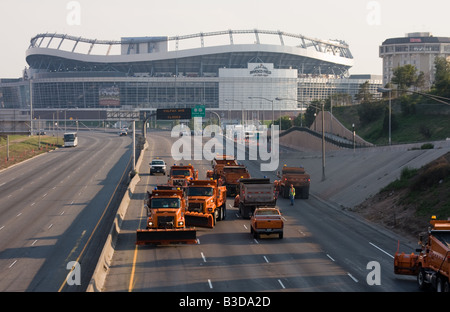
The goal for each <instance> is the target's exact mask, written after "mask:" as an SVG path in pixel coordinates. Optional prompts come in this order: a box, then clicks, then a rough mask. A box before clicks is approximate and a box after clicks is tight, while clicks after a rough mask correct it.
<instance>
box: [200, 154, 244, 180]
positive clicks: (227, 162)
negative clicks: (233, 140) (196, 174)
mask: <svg viewBox="0 0 450 312" xmlns="http://www.w3.org/2000/svg"><path fill="white" fill-rule="evenodd" d="M237 165H238V162H237V161H236V159H235V158H234V156H230V155H218V156H215V157H214V159H213V160H212V161H211V166H212V170H208V171H206V178H207V179H209V178H213V179H218V178H219V177H220V176H221V175H222V173H223V167H225V166H237Z"/></svg>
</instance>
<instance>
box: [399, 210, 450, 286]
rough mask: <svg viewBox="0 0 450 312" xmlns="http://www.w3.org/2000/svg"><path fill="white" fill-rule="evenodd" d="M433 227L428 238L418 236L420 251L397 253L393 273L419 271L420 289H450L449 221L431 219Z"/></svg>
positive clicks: (417, 272) (413, 273) (403, 273)
mask: <svg viewBox="0 0 450 312" xmlns="http://www.w3.org/2000/svg"><path fill="white" fill-rule="evenodd" d="M430 223H431V226H432V227H431V228H430V229H429V231H428V234H427V237H426V238H427V241H426V242H423V241H422V240H423V235H420V237H419V244H420V245H421V248H420V249H416V252H420V253H419V254H414V253H411V254H405V253H404V252H402V253H399V251H398V250H397V252H396V253H395V257H394V273H395V274H399V275H416V276H417V283H418V285H419V289H421V290H424V289H426V288H429V287H431V288H433V289H434V290H436V291H438V292H441V291H444V292H449V291H450V280H449V278H450V221H449V220H446V221H444V220H436V218H434V217H433V218H432V220H431V221H430Z"/></svg>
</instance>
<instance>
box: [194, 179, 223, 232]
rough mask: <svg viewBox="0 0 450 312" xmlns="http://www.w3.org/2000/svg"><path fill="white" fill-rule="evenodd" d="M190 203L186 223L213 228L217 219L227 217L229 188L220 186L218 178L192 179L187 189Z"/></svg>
mask: <svg viewBox="0 0 450 312" xmlns="http://www.w3.org/2000/svg"><path fill="white" fill-rule="evenodd" d="M186 192H187V196H188V201H189V204H188V206H187V209H186V214H185V218H186V224H187V225H196V226H201V227H209V228H213V227H214V226H215V225H216V222H217V221H221V220H223V219H225V216H226V207H227V189H226V187H225V186H218V185H217V180H212V179H211V180H192V181H190V182H189V186H188V187H187V189H186Z"/></svg>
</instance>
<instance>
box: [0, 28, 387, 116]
mask: <svg viewBox="0 0 450 312" xmlns="http://www.w3.org/2000/svg"><path fill="white" fill-rule="evenodd" d="M26 61H27V63H28V65H29V68H28V69H27V70H26V75H24V78H23V79H22V80H20V81H17V82H14V84H12V82H11V83H9V82H5V83H2V82H0V103H1V107H3V108H12V109H24V110H25V109H27V108H28V107H29V105H30V104H29V103H30V102H32V107H33V117H37V116H38V115H39V116H42V118H45V117H44V113H43V112H44V111H47V112H46V116H52V113H53V112H56V113H58V112H60V111H62V110H64V111H65V112H67V113H70V116H71V117H72V118H73V119H75V118H83V117H84V116H85V115H81V113H82V112H87V111H89V112H91V115H94V116H103V115H101V113H105V112H106V111H108V110H129V111H131V110H147V111H154V110H156V109H158V108H168V107H169V108H172V107H173V108H192V107H195V106H197V105H204V106H205V107H206V110H214V111H216V112H219V113H220V114H223V115H224V116H231V117H232V118H233V116H234V118H237V117H239V116H242V115H244V112H246V115H247V116H249V117H251V118H258V119H266V120H267V119H271V118H272V116H273V115H275V118H278V116H279V115H280V114H283V115H293V114H295V115H297V114H298V109H299V108H305V107H306V106H305V105H307V104H308V103H310V102H311V101H313V100H321V99H326V98H327V97H329V96H330V95H332V94H335V93H345V94H348V98H350V99H354V95H355V94H357V93H358V89H359V86H360V85H361V84H362V83H364V82H365V81H367V80H369V81H370V82H369V83H370V84H371V86H372V90H374V93H376V92H375V90H376V87H378V86H380V85H381V80H377V79H373V78H374V77H372V76H371V75H366V76H350V75H349V72H348V71H349V69H350V68H351V67H352V66H353V62H354V59H353V56H352V53H351V52H350V48H349V46H348V45H347V44H346V43H345V42H344V41H339V40H322V39H316V38H310V37H307V36H303V35H300V34H292V33H286V32H282V31H267V30H257V29H251V30H225V31H217V32H210V33H199V34H191V35H184V36H174V37H168V36H158V37H126V38H121V40H117V41H113V40H97V39H86V38H82V37H75V36H70V35H66V34H49V33H46V34H38V35H36V36H35V37H33V38H31V40H30V45H29V47H28V49H27V51H26ZM18 86H20V87H21V88H25V89H24V90H23V91H21V93H20V92H19V91H18V90H19V89H18ZM30 90H31V91H30ZM2 94H3V96H2ZM21 94H25V95H27V94H28V95H29V97H30V98H31V99H32V101H30V100H27V99H26V98H25V99H24V98H21V97H20V95H21ZM30 95H31V96H30ZM15 99H17V101H16V100H15ZM19 100H20V101H19ZM350 101H352V100H350ZM341 103H342V104H343V103H344V102H341ZM345 104H349V102H348V101H347V102H346V103H345ZM41 112H42V114H41ZM76 114H77V115H76ZM82 116H83V117H82Z"/></svg>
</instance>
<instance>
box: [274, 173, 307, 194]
mask: <svg viewBox="0 0 450 312" xmlns="http://www.w3.org/2000/svg"><path fill="white" fill-rule="evenodd" d="M277 177H278V178H280V181H279V188H280V194H281V196H283V198H289V188H290V187H291V184H292V185H293V186H294V188H295V197H296V198H297V197H300V198H304V199H307V198H309V185H310V183H311V177H310V176H309V174H308V173H306V172H305V168H303V167H287V166H286V165H284V166H283V169H282V170H281V173H280V171H278V172H277Z"/></svg>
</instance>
